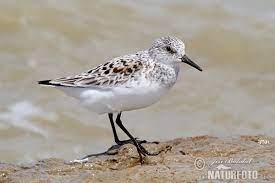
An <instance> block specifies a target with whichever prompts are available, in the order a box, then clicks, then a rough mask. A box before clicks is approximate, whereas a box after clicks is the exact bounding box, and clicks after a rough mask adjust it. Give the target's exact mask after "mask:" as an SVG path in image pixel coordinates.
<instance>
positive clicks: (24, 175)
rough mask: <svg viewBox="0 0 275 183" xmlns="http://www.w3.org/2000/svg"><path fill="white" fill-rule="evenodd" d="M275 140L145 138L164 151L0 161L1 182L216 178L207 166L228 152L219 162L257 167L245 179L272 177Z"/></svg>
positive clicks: (236, 167)
mask: <svg viewBox="0 0 275 183" xmlns="http://www.w3.org/2000/svg"><path fill="white" fill-rule="evenodd" d="M259 142H262V144H260V143H259ZM274 144H275V138H272V137H266V136H240V137H230V138H217V137H212V136H197V137H190V138H178V139H174V140H171V141H166V142H161V143H159V144H145V145H144V146H145V147H146V148H147V149H148V150H149V151H152V152H155V151H160V150H161V151H162V153H161V154H160V155H158V156H155V157H148V158H146V160H145V164H143V165H140V163H139V159H138V156H137V153H136V150H135V148H134V146H132V145H131V144H128V145H124V146H122V147H120V148H119V149H118V150H117V151H116V150H115V151H116V152H117V154H116V155H112V156H100V157H96V158H91V159H90V160H89V162H87V163H83V164H79V163H78V164H68V163H67V162H66V161H65V160H63V159H56V158H50V159H44V160H40V161H38V162H36V163H34V164H28V165H13V164H5V163H0V182H183V181H186V182H197V181H205V182H211V181H216V180H208V179H207V171H208V170H217V167H218V165H219V163H216V164H213V162H215V161H217V160H219V161H221V160H230V158H231V160H232V161H231V164H225V163H222V164H223V165H225V166H226V167H230V168H231V170H247V171H257V179H256V180H249V181H256V182H274V181H275V176H274V175H275V156H274V152H275V145H274ZM196 158H202V159H203V160H204V161H205V166H204V168H203V169H202V170H199V169H198V168H201V167H203V166H200V165H202V164H198V165H197V167H198V168H196V167H195V165H194V162H195V160H196ZM233 160H235V163H236V161H237V160H239V162H237V163H236V164H234V163H232V162H234V161H233ZM241 160H242V161H241ZM227 162H228V161H227ZM225 171H226V170H225ZM272 176H273V177H272ZM227 181H228V180H227ZM238 181H239V182H242V181H243V182H247V181H248V180H238Z"/></svg>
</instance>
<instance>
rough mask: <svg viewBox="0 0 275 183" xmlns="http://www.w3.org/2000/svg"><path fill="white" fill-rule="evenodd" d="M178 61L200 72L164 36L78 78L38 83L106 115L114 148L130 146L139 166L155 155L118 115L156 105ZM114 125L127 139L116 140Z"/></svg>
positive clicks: (172, 81) (175, 73)
mask: <svg viewBox="0 0 275 183" xmlns="http://www.w3.org/2000/svg"><path fill="white" fill-rule="evenodd" d="M180 62H184V63H186V64H189V65H191V66H192V67H194V68H196V69H198V70H200V71H202V69H201V68H200V67H199V66H198V65H197V64H196V63H194V62H193V61H192V60H190V59H189V58H188V57H187V56H186V54H185V45H184V43H183V42H182V41H181V40H180V39H178V38H176V37H172V36H167V37H162V38H159V39H156V40H155V41H154V42H153V45H152V46H151V48H149V49H148V50H144V51H139V52H137V53H135V54H129V55H124V56H121V57H117V58H114V59H112V60H110V61H108V62H106V63H104V64H101V65H99V66H97V67H95V68H93V69H91V70H88V71H86V72H83V73H81V74H78V75H74V76H68V77H62V78H58V79H53V80H43V81H39V82H38V83H39V84H42V85H50V86H53V87H56V88H58V89H60V90H62V91H64V92H65V93H66V94H68V95H70V96H73V97H75V98H77V99H79V100H80V101H81V103H82V104H84V105H85V106H87V107H88V108H89V109H91V110H92V111H94V112H96V113H98V114H108V117H109V120H110V123H111V126H112V131H113V135H114V140H115V142H116V144H117V145H115V146H120V145H123V144H126V143H132V144H133V145H135V147H136V149H137V152H138V154H139V159H140V162H141V163H142V162H143V158H144V157H145V156H146V155H157V154H158V153H149V152H148V151H147V150H146V149H145V148H144V147H143V146H142V145H141V144H142V143H144V142H146V141H140V140H137V139H136V138H134V137H133V136H132V135H131V134H130V133H129V132H128V130H127V129H126V128H125V127H124V126H123V124H122V121H121V114H122V112H123V111H130V110H135V109H140V108H144V107H147V106H150V105H152V104H153V103H155V102H157V101H158V100H159V99H160V98H161V96H163V95H164V94H165V93H166V92H167V91H168V90H169V89H170V88H171V87H172V86H173V85H174V84H175V83H176V80H177V77H178V73H179V69H180V67H179V64H180ZM114 114H115V115H116V118H115V120H114V118H113V115H114ZM115 123H116V124H117V125H118V126H119V127H120V128H121V129H122V130H123V131H124V132H125V133H126V134H127V136H128V137H129V138H130V139H129V140H124V141H121V140H119V138H118V135H117V133H116V128H115ZM112 147H113V146H112ZM112 147H111V148H110V149H112ZM106 152H107V151H106ZM100 154H102V153H100ZM90 156H92V155H88V156H85V157H84V158H83V159H82V160H86V159H87V158H88V157H90Z"/></svg>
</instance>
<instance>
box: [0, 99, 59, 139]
mask: <svg viewBox="0 0 275 183" xmlns="http://www.w3.org/2000/svg"><path fill="white" fill-rule="evenodd" d="M34 116H40V117H43V118H45V119H47V120H49V121H51V120H55V119H56V116H55V115H54V114H48V113H46V112H45V111H43V110H42V109H41V108H39V107H37V106H34V105H33V104H32V103H30V102H28V101H21V102H17V103H15V104H13V105H11V106H9V107H8V111H7V112H3V113H0V119H1V120H3V121H4V122H5V123H6V124H7V125H11V126H14V127H18V128H21V129H24V130H27V131H31V132H33V133H37V134H40V135H42V136H44V137H47V136H48V132H47V131H45V130H44V129H42V128H41V127H39V126H37V125H34V124H32V123H31V121H30V117H34Z"/></svg>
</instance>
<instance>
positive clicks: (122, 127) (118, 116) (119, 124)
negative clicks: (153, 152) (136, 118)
mask: <svg viewBox="0 0 275 183" xmlns="http://www.w3.org/2000/svg"><path fill="white" fill-rule="evenodd" d="M120 117H121V112H120V113H118V115H117V118H116V124H117V125H118V126H119V127H120V128H121V130H122V131H124V132H125V133H126V134H127V136H128V137H129V138H130V139H131V140H132V142H133V144H134V145H135V146H136V148H137V151H138V155H139V160H140V162H141V163H143V158H142V154H143V152H142V150H141V148H140V146H139V144H138V143H137V141H136V139H135V138H134V137H133V136H132V135H131V134H130V133H129V132H128V130H127V129H126V128H125V127H124V126H123V124H122V121H121V120H120ZM143 155H144V156H146V154H143Z"/></svg>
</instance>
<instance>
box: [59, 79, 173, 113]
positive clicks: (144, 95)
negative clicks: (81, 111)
mask: <svg viewBox="0 0 275 183" xmlns="http://www.w3.org/2000/svg"><path fill="white" fill-rule="evenodd" d="M60 89H61V90H63V91H64V92H65V93H67V94H68V95H70V96H73V97H75V98H77V99H79V100H80V101H81V103H83V104H84V105H85V106H87V107H88V108H89V109H91V110H92V111H93V112H96V113H98V114H104V113H114V112H120V111H130V110H134V109H140V108H144V107H147V106H149V105H152V104H153V103H155V102H157V101H158V100H159V99H160V97H161V96H162V95H164V94H165V93H166V92H167V91H168V89H169V88H166V87H163V86H160V85H159V84H157V83H155V84H152V83H149V82H146V83H143V84H139V85H136V86H132V87H129V86H128V87H127V86H123V87H122V86H117V87H114V88H108V89H99V88H71V87H61V88H60Z"/></svg>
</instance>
